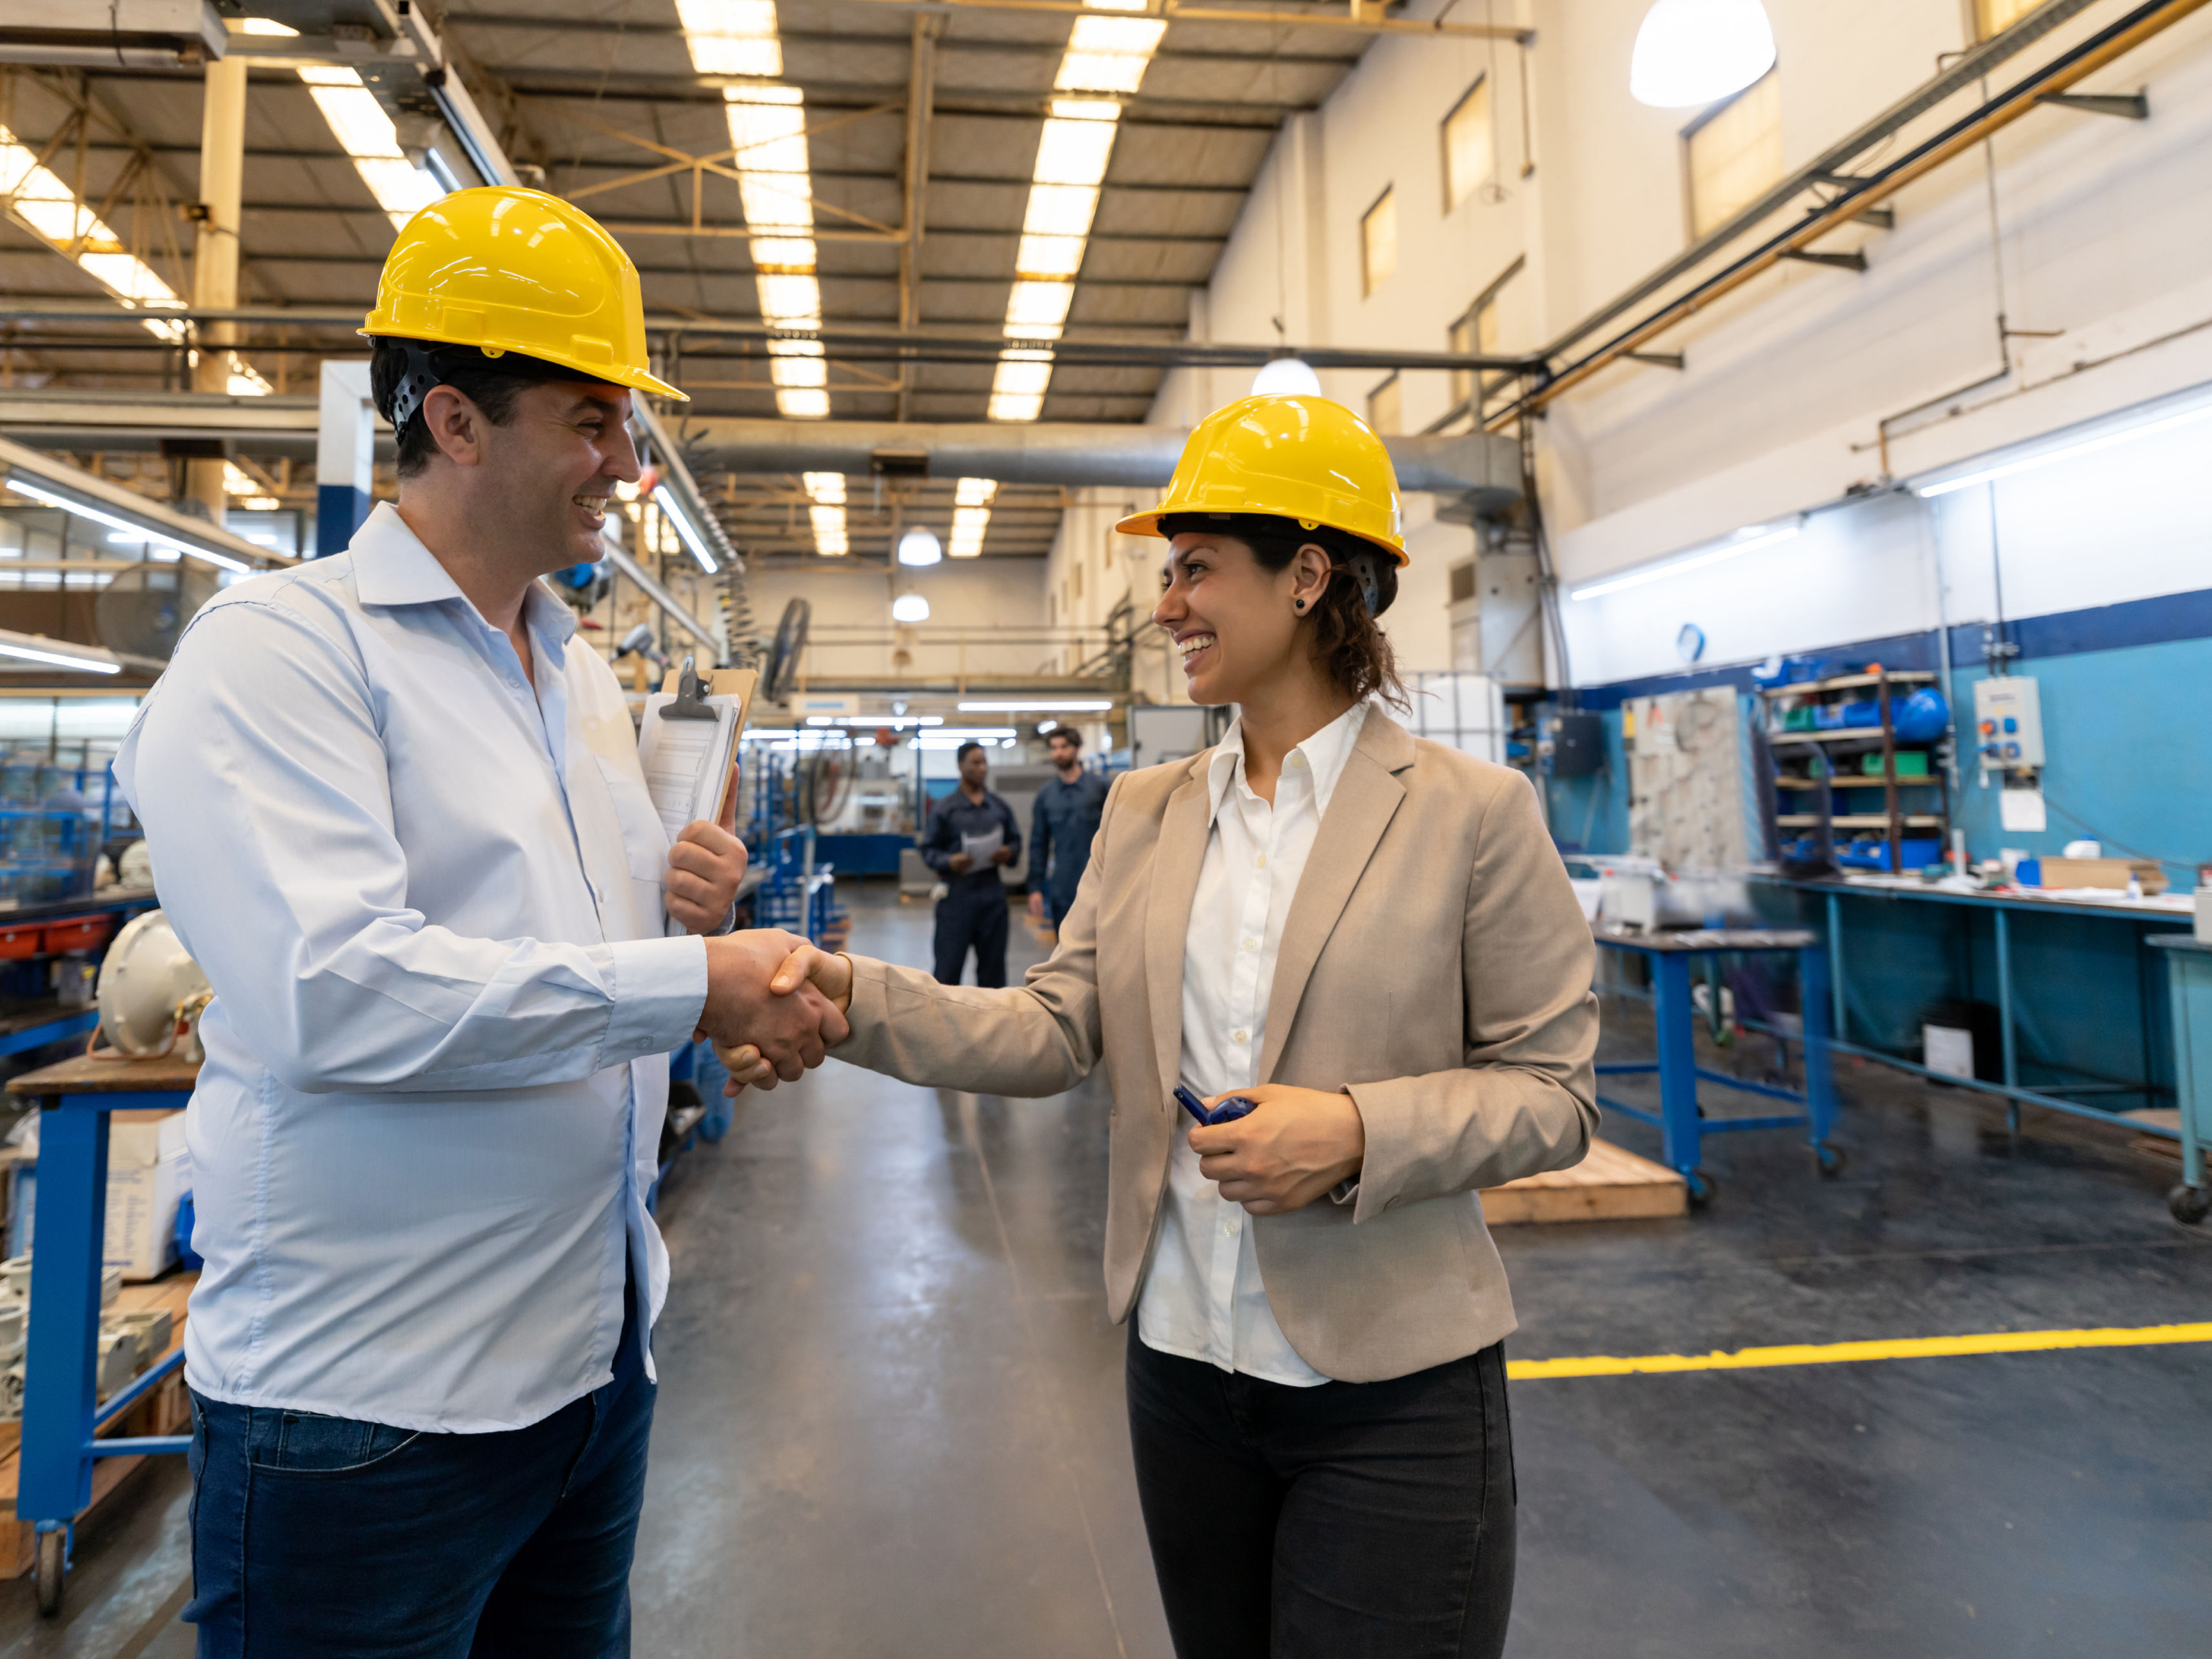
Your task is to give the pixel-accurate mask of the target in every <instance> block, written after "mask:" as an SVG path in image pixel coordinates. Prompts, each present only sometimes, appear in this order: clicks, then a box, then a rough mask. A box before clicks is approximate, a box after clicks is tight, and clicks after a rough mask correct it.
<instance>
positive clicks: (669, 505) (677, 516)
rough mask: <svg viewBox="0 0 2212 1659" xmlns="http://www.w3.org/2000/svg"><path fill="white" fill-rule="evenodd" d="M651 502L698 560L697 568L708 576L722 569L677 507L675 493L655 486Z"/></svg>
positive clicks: (694, 527) (682, 510)
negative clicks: (673, 527) (674, 528)
mask: <svg viewBox="0 0 2212 1659" xmlns="http://www.w3.org/2000/svg"><path fill="white" fill-rule="evenodd" d="M653 503H654V505H655V506H657V507H659V508H660V516H661V517H662V518H664V519H665V520H668V522H669V523H670V524H671V525H673V526H676V533H677V535H678V537H679V538H682V540H683V543H684V546H686V547H688V548H689V549H690V550H691V556H692V557H693V558H695V559H696V560H698V562H699V568H700V569H702V570H703V571H705V572H706V573H707V574H708V575H710V576H711V575H713V574H714V573H715V572H716V571H718V570H720V568H722V567H721V566H720V565H719V564H717V563H715V562H714V555H713V554H712V553H710V552H708V550H707V543H706V539H705V538H703V537H702V536H701V535H700V533H699V532H698V529H697V527H696V526H694V525H693V524H692V522H691V520H690V519H689V518H687V517H686V516H685V515H684V509H683V508H682V507H679V506H678V505H677V502H676V492H675V491H674V490H672V489H670V488H669V487H668V486H667V485H666V484H655V485H654V486H653Z"/></svg>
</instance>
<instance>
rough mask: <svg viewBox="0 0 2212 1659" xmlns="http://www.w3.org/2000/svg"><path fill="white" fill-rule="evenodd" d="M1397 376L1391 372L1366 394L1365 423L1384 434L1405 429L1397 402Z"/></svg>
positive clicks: (1392, 433)
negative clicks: (1390, 374) (1388, 376)
mask: <svg viewBox="0 0 2212 1659" xmlns="http://www.w3.org/2000/svg"><path fill="white" fill-rule="evenodd" d="M1398 385H1399V382H1398V377H1397V376H1396V375H1395V374H1393V375H1392V376H1391V377H1390V378H1389V380H1385V381H1383V384H1382V385H1380V386H1376V388H1375V389H1374V390H1373V391H1372V392H1369V393H1368V394H1367V424H1368V425H1370V426H1371V427H1373V428H1375V429H1376V431H1377V432H1380V433H1383V434H1385V435H1394V434H1396V433H1399V432H1402V431H1404V430H1405V422H1404V419H1403V418H1402V415H1401V410H1400V405H1399V402H1398Z"/></svg>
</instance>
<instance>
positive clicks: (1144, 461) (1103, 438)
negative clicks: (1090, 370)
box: [678, 416, 1521, 504]
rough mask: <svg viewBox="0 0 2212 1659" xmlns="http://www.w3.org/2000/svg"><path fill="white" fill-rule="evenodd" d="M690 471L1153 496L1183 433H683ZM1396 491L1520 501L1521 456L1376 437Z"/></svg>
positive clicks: (839, 426)
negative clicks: (943, 481) (983, 483)
mask: <svg viewBox="0 0 2212 1659" xmlns="http://www.w3.org/2000/svg"><path fill="white" fill-rule="evenodd" d="M678 435H679V436H680V438H681V440H682V441H683V442H684V447H685V450H686V453H689V454H690V457H691V460H692V463H693V465H696V466H698V467H700V468H702V470H714V471H732V472H770V473H798V472H838V473H843V474H846V475H847V476H848V477H866V476H868V475H869V474H871V473H880V474H883V475H884V476H886V477H929V478H995V479H996V480H998V481H999V482H1000V483H1017V484H1058V485H1060V486H1063V487H1065V488H1067V489H1084V488H1106V489H1111V488H1115V487H1120V486H1127V487H1136V488H1157V487H1158V486H1159V485H1162V484H1164V483H1167V481H1168V479H1169V477H1170V475H1172V474H1173V473H1174V471H1175V467H1176V461H1177V460H1178V459H1181V457H1182V447H1183V442H1184V441H1185V440H1186V439H1187V438H1188V437H1189V433H1188V431H1186V430H1185V429H1184V428H1182V427H1175V426H1085V425H1079V424H1076V423H1073V422H1038V423H1036V424H1034V425H1026V426H1023V425H1014V424H1010V423H1003V422H987V421H977V422H965V423H957V424H950V425H939V426H931V425H921V424H916V423H911V422H908V423H904V424H901V423H898V422H889V421H884V422H874V421H768V420H762V421H754V420H734V419H724V418H720V417H716V416H706V417H703V418H695V419H691V420H688V421H685V422H683V424H682V426H681V427H680V428H678ZM1383 442H1384V444H1386V445H1387V446H1388V447H1389V451H1390V459H1391V463H1392V465H1395V467H1396V468H1397V471H1398V484H1399V487H1400V488H1401V489H1407V490H1425V491H1433V492H1435V493H1437V494H1440V495H1465V494H1468V493H1470V492H1481V493H1484V494H1486V495H1492V496H1493V497H1494V498H1495V499H1496V500H1497V501H1498V502H1499V503H1500V504H1502V503H1503V502H1504V501H1509V500H1511V499H1514V498H1516V497H1518V496H1519V495H1520V493H1521V447H1520V445H1519V443H1518V442H1517V441H1514V440H1511V439H1507V438H1501V437H1498V436H1496V435H1492V434H1486V433H1468V434H1465V435H1461V436H1458V437H1449V438H1446V437H1431V436H1425V435H1411V436H1406V437H1386V438H1384V439H1383Z"/></svg>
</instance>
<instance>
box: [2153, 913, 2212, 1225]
mask: <svg viewBox="0 0 2212 1659" xmlns="http://www.w3.org/2000/svg"><path fill="white" fill-rule="evenodd" d="M2145 942H2146V943H2148V944H2149V945H2155V946H2159V947H2160V948H2162V949H2164V950H2165V951H2166V952H2167V955H2166V990H2167V993H2168V994H2169V995H2170V996H2171V997H2172V1006H2173V1092H2174V1099H2175V1103H2176V1104H2177V1105H2179V1107H2180V1108H2181V1109H2180V1111H2179V1112H2178V1113H2177V1114H2176V1117H2177V1119H2178V1120H2179V1121H2177V1123H2176V1125H2175V1127H2176V1129H2177V1131H2178V1132H2179V1134H2180V1136H2181V1184H2180V1185H2179V1187H2176V1188H2174V1189H2173V1190H2172V1192H2171V1193H2169V1194H2166V1208H2168V1209H2169V1210H2171V1211H2172V1212H2173V1216H2174V1219H2175V1220H2177V1221H2186V1222H2189V1223H2190V1224H2191V1225H2195V1224H2196V1223H2197V1222H2200V1221H2202V1220H2203V1219H2204V1218H2205V1217H2206V1216H2207V1215H2212V1192H2208V1191H2207V1190H2206V1188H2205V1182H2204V1144H2205V1142H2206V1141H2207V1140H2208V1139H2212V944H2208V943H2207V942H2205V941H2204V940H2203V939H2197V938H2195V937H2194V936H2193V935H2191V934H2189V933H2154V934H2153V935H2152V936H2151V938H2150V939H2148V940H2147V941H2145Z"/></svg>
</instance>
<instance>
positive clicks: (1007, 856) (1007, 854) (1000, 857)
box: [991, 842, 1014, 864]
mask: <svg viewBox="0 0 2212 1659" xmlns="http://www.w3.org/2000/svg"><path fill="white" fill-rule="evenodd" d="M1013 861H1014V849H1013V848H1011V847H1009V846H1007V845H1006V842H1000V843H999V845H998V849H997V850H996V851H995V852H994V853H993V854H991V862H992V863H994V864H1012V862H1013Z"/></svg>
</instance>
